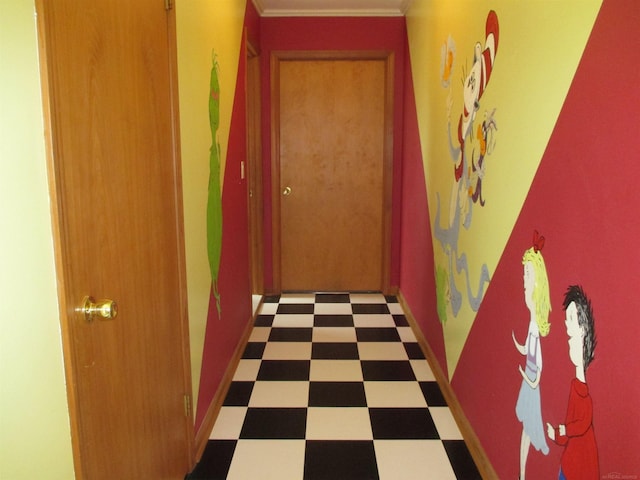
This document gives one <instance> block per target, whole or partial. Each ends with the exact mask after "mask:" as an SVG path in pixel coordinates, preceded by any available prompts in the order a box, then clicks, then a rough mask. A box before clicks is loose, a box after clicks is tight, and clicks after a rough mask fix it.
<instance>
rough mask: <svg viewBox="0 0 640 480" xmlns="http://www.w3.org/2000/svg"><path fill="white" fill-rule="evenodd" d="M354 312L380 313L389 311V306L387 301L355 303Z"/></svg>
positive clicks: (352, 307)
mask: <svg viewBox="0 0 640 480" xmlns="http://www.w3.org/2000/svg"><path fill="white" fill-rule="evenodd" d="M351 309H352V310H353V313H354V314H356V313H357V314H368V315H372V314H379V313H389V307H387V304H386V303H354V304H353V305H351Z"/></svg>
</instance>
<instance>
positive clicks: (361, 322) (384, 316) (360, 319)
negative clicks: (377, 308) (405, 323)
mask: <svg viewBox="0 0 640 480" xmlns="http://www.w3.org/2000/svg"><path fill="white" fill-rule="evenodd" d="M353 324H354V325H355V326H356V327H359V328H396V322H394V320H393V317H392V316H391V315H389V314H388V313H379V314H371V315H365V314H354V315H353Z"/></svg>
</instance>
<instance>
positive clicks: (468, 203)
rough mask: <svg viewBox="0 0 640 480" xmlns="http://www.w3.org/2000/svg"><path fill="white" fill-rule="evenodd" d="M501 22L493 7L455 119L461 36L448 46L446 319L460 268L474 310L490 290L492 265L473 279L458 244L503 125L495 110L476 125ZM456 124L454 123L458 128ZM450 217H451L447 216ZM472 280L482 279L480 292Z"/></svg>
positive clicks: (442, 302)
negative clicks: (454, 90)
mask: <svg viewBox="0 0 640 480" xmlns="http://www.w3.org/2000/svg"><path fill="white" fill-rule="evenodd" d="M498 39H499V23H498V15H497V14H496V12H495V11H493V10H491V11H490V12H489V13H488V15H487V19H486V22H485V38H484V41H483V42H482V43H481V42H476V44H475V46H474V49H473V63H472V64H471V67H470V68H469V69H468V70H467V69H464V68H463V80H462V111H461V113H460V115H459V117H458V118H457V123H454V124H452V121H451V110H452V108H453V93H452V89H451V76H452V74H453V72H454V70H455V68H454V63H455V57H456V47H455V42H454V41H453V39H452V37H451V36H449V38H448V40H447V42H446V43H445V44H444V45H443V47H442V56H441V60H442V61H441V68H440V77H441V82H442V86H443V87H445V88H447V89H449V96H448V100H447V119H448V122H447V127H448V132H449V135H448V137H449V153H450V156H451V160H452V162H453V167H454V168H453V182H452V187H451V196H450V204H449V215H448V222H447V224H446V225H444V226H443V225H441V219H440V217H441V213H440V196H439V194H438V193H436V198H437V212H436V219H435V222H434V224H435V225H434V236H435V237H436V238H437V239H438V241H439V242H440V244H441V246H442V248H443V250H444V252H445V254H446V256H447V258H448V265H447V267H446V268H441V267H438V270H437V272H436V283H437V290H438V314H439V317H440V320H441V321H442V322H443V323H444V322H446V319H447V311H448V307H449V306H450V307H451V311H452V313H453V316H454V317H455V316H457V314H458V312H459V310H460V307H461V305H462V293H461V292H460V290H459V289H458V287H457V285H456V282H455V278H454V269H455V272H457V274H464V278H465V279H466V290H467V297H468V299H469V304H470V306H471V308H472V310H473V311H478V308H479V307H480V303H481V301H482V297H483V294H484V288H485V284H486V283H488V282H489V280H490V275H489V269H488V267H487V266H486V264H483V265H482V268H481V269H480V278H479V279H478V280H477V283H476V282H475V281H472V279H471V278H470V274H469V267H468V265H467V260H466V255H465V253H464V252H462V253H460V252H459V250H458V239H459V234H460V225H462V226H463V227H464V228H465V229H469V228H470V226H471V220H472V213H473V208H472V207H473V204H474V203H477V204H478V205H479V206H481V207H482V206H484V205H485V198H484V196H483V192H482V180H483V178H484V176H485V174H486V157H487V156H488V155H490V154H491V153H492V151H493V148H494V147H495V140H496V138H495V137H496V131H497V129H498V127H497V123H496V118H495V111H496V109H495V108H493V109H490V110H485V113H484V116H483V121H482V122H481V123H480V124H478V125H477V127H476V128H475V131H474V122H475V121H476V117H477V114H478V112H479V111H480V101H481V99H482V96H483V94H484V92H485V90H486V88H487V86H488V83H489V80H490V78H491V75H492V72H493V66H494V62H495V59H496V54H497V52H498ZM452 127H453V128H452ZM445 222H446V220H445ZM472 283H473V284H474V286H475V285H477V289H476V291H475V292H474V291H473V289H472Z"/></svg>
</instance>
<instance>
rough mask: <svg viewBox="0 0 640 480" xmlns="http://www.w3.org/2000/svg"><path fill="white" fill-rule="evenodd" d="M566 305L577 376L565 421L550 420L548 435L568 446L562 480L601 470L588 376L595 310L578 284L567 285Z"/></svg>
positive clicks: (583, 479)
mask: <svg viewBox="0 0 640 480" xmlns="http://www.w3.org/2000/svg"><path fill="white" fill-rule="evenodd" d="M563 306H564V309H565V325H566V327H567V335H568V336H569V358H570V359H571V363H573V364H574V365H575V367H576V377H575V378H574V379H573V380H571V389H570V391H569V406H568V407H567V416H566V418H565V422H564V424H561V425H558V426H556V427H554V426H553V425H551V424H550V423H547V435H548V436H549V438H550V439H551V440H553V441H554V442H555V443H557V444H558V445H563V446H564V447H565V449H564V453H563V454H562V460H561V461H560V473H559V475H558V479H559V480H578V479H580V480H597V479H598V478H600V472H599V467H598V448H597V446H596V437H595V434H594V431H593V402H592V400H591V396H590V395H589V387H588V386H587V379H586V373H587V368H588V367H589V365H590V364H591V362H592V361H593V354H594V350H595V347H596V343H597V342H596V334H595V327H594V318H593V310H592V309H591V302H590V300H589V299H588V298H587V296H586V294H585V293H584V291H583V290H582V287H580V286H578V285H571V286H570V287H569V288H568V289H567V291H566V293H565V296H564V302H563Z"/></svg>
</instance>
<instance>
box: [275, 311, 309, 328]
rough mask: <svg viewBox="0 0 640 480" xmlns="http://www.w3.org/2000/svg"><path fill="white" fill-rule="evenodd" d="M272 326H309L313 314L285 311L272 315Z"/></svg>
mask: <svg viewBox="0 0 640 480" xmlns="http://www.w3.org/2000/svg"><path fill="white" fill-rule="evenodd" d="M272 326H273V327H277V328H296V327H297V328H311V327H313V314H304V313H287V314H282V315H276V316H275V317H273V323H272Z"/></svg>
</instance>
